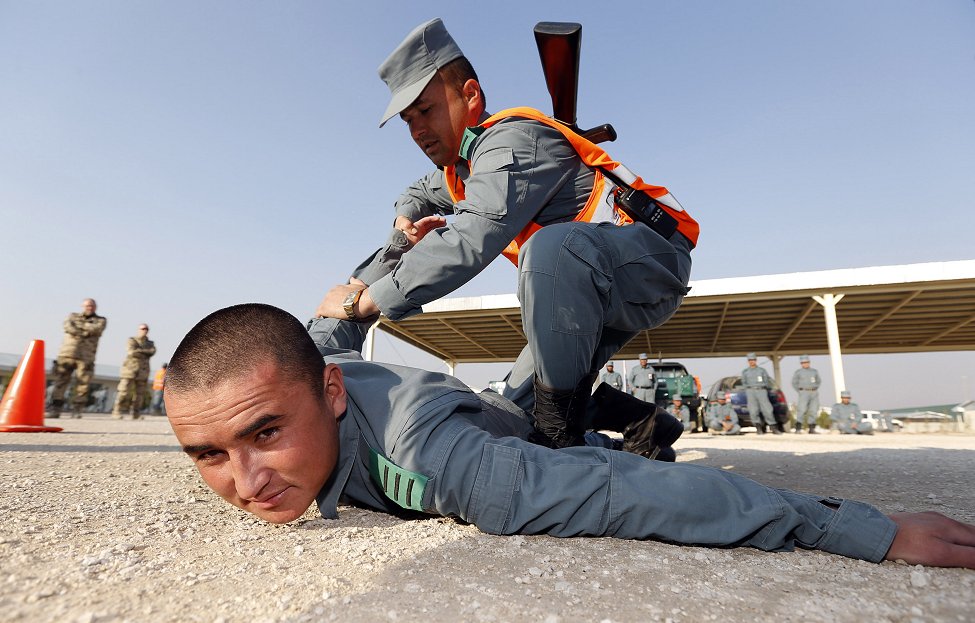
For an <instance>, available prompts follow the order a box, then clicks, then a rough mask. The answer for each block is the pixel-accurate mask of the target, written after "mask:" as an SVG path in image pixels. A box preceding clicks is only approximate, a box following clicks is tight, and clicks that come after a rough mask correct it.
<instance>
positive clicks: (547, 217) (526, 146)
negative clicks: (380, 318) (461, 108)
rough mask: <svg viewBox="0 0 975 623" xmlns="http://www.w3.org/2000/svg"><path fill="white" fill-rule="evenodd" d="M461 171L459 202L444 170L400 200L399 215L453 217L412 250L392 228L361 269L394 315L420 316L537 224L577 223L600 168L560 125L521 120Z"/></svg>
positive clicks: (507, 125)
mask: <svg viewBox="0 0 975 623" xmlns="http://www.w3.org/2000/svg"><path fill="white" fill-rule="evenodd" d="M484 118H487V115H486V114H485V117H484ZM457 175H458V177H459V178H460V179H462V180H463V181H464V183H465V199H464V200H463V201H460V202H458V203H457V204H454V203H453V201H452V199H451V197H450V193H449V192H448V191H447V188H446V187H445V185H444V175H443V172H442V171H440V170H437V171H434V172H433V173H430V174H429V175H427V176H426V177H424V178H423V179H421V180H419V181H417V182H416V183H415V184H413V185H412V186H411V187H410V188H408V189H407V190H406V192H404V193H403V195H402V196H400V198H399V200H398V201H397V202H396V214H397V215H398V216H406V217H408V218H409V219H411V220H413V221H416V220H418V219H420V218H422V217H424V216H433V215H453V220H452V222H450V223H449V224H448V225H447V226H446V227H442V228H439V229H437V230H435V231H432V232H430V233H428V234H427V235H426V236H425V237H424V238H423V240H421V241H420V242H419V243H418V244H417V245H416V246H415V247H414V248H412V249H409V246H408V244H407V240H406V236H405V235H404V234H403V232H401V231H399V230H397V229H393V230H392V233H391V234H390V237H389V239H388V240H387V242H386V245H385V246H384V247H382V248H381V249H379V250H378V251H376V252H375V253H374V254H373V255H372V256H370V257H369V258H368V259H366V261H365V262H363V263H362V264H361V265H360V266H359V267H358V268H357V269H356V271H355V272H354V275H355V276H356V277H358V278H359V279H361V280H362V281H363V282H365V283H366V284H368V285H369V293H370V294H371V296H372V299H373V301H375V303H376V305H378V306H379V309H380V310H382V312H383V314H385V315H386V317H387V318H390V319H391V320H399V319H401V318H408V317H409V316H412V315H414V314H417V313H420V311H421V306H422V305H424V304H425V303H429V302H430V301H434V300H437V299H439V298H441V297H443V296H445V295H447V294H449V293H451V292H453V291H454V290H456V289H457V288H459V287H460V286H462V285H464V284H465V283H467V282H468V281H470V280H471V279H472V278H473V277H474V276H475V275H477V274H478V273H479V272H481V271H482V270H483V269H484V268H485V267H486V266H487V265H488V264H490V263H491V262H492V261H493V260H494V259H495V258H496V257H497V256H498V255H500V254H501V251H503V250H504V248H505V247H506V246H507V245H508V243H509V242H511V241H512V240H513V239H514V238H515V236H517V235H518V233H519V232H521V230H522V229H523V228H524V227H525V226H526V225H527V224H528V223H529V222H530V221H532V220H534V221H535V222H537V223H539V224H541V225H548V224H550V223H555V222H562V221H570V220H572V219H573V218H574V217H575V215H576V214H577V213H578V212H579V210H581V209H582V208H583V207H584V206H585V204H586V201H587V200H588V198H589V194H590V192H591V191H592V186H593V172H592V171H591V170H589V168H587V167H586V166H585V165H584V164H583V163H582V160H581V159H580V158H579V156H578V154H576V152H575V150H574V149H573V148H572V145H571V144H570V143H569V142H568V141H567V140H566V139H565V137H563V136H562V135H561V133H559V132H558V130H555V129H553V128H550V127H548V126H546V125H544V124H541V123H538V122H537V121H531V120H528V119H519V118H509V119H504V120H502V121H499V122H498V123H496V124H495V125H493V126H491V127H490V128H488V129H487V130H485V131H484V133H483V134H482V135H481V136H480V137H479V138H478V140H477V143H476V144H475V146H474V149H473V152H472V154H471V161H470V168H468V166H467V164H466V163H465V162H461V163H459V164H458V165H457ZM407 250H409V251H410V252H409V253H406V251H407Z"/></svg>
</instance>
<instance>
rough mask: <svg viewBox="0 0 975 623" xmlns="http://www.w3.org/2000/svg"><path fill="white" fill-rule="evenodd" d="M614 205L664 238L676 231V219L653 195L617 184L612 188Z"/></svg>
mask: <svg viewBox="0 0 975 623" xmlns="http://www.w3.org/2000/svg"><path fill="white" fill-rule="evenodd" d="M613 199H614V201H615V203H616V207H617V208H619V209H620V210H621V211H622V212H623V213H624V214H626V215H627V216H629V217H630V218H631V219H633V220H634V221H636V222H638V223H643V224H644V225H646V226H647V227H649V228H650V229H652V230H653V231H655V232H657V233H658V234H660V235H661V236H663V237H664V238H670V237H671V236H673V235H674V232H675V231H677V219H675V218H674V217H672V216H671V215H669V214H667V212H666V211H665V210H664V209H663V208H662V207H660V204H659V203H657V202H656V201H654V200H653V197H651V196H650V195H648V194H647V193H645V192H643V191H642V190H637V189H636V188H630V187H629V186H626V185H625V184H618V185H617V186H616V188H615V189H614V190H613Z"/></svg>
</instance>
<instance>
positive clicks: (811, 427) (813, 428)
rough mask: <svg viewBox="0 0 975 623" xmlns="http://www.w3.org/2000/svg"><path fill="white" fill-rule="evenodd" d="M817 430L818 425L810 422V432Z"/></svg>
mask: <svg viewBox="0 0 975 623" xmlns="http://www.w3.org/2000/svg"><path fill="white" fill-rule="evenodd" d="M815 432H816V425H815V424H810V425H809V434H810V435H812V434H813V433H815Z"/></svg>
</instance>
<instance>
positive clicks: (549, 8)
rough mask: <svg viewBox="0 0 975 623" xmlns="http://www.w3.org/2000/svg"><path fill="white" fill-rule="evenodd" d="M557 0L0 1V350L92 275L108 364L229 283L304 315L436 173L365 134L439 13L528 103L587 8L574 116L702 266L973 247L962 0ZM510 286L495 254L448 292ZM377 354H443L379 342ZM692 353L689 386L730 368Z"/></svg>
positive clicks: (757, 267) (543, 98)
mask: <svg viewBox="0 0 975 623" xmlns="http://www.w3.org/2000/svg"><path fill="white" fill-rule="evenodd" d="M570 6H571V4H570V3H566V2H550V1H542V2H533V3H526V2H518V3H513V2H506V1H500V2H495V3H492V4H491V5H483V6H481V5H478V6H475V5H471V4H465V3H449V4H448V3H442V2H440V3H432V2H403V3H390V2H359V3H347V2H345V3H326V2H302V1H292V2H277V3H258V2H229V1H216V0H215V1H210V2H189V1H172V0H170V1H166V2H163V1H157V2H150V1H146V2H127V1H121V0H119V1H114V2H113V1H102V2H98V1H93V2H70V1H67V0H65V1H61V2H44V1H32V2H13V1H5V0H0V254H2V258H3V277H2V279H0V301H2V307H0V309H2V310H3V311H2V320H0V352H8V353H20V352H23V350H24V348H25V346H26V344H27V342H28V340H30V339H32V338H43V339H45V340H47V342H48V352H49V354H50V353H52V352H56V349H57V347H58V346H59V345H60V343H61V329H60V327H61V322H62V320H63V319H64V317H65V316H66V315H67V313H68V312H71V311H76V310H77V309H78V307H79V305H80V301H81V299H82V298H84V297H86V296H91V297H94V298H96V299H97V300H98V303H99V312H101V313H103V314H104V315H106V316H107V317H108V318H109V325H108V330H107V332H106V334H105V336H104V338H103V340H102V343H101V346H100V348H99V355H98V362H99V363H102V364H109V365H118V364H119V363H120V361H121V358H122V356H123V354H124V344H125V338H126V337H128V336H130V335H133V334H134V333H135V328H136V326H137V325H138V323H140V322H147V323H149V325H150V327H151V334H150V336H151V337H153V338H154V339H155V340H156V342H157V345H158V347H159V355H157V356H156V357H155V358H154V360H153V364H154V365H158V364H159V363H161V362H162V361H163V360H164V359H165V358H166V357H168V355H169V354H170V353H171V352H172V350H173V349H174V348H175V346H176V344H177V343H178V341H179V339H180V337H181V336H182V335H183V334H184V333H185V332H186V331H187V330H188V329H189V328H190V327H191V326H192V325H193V323H195V322H196V321H197V320H199V319H200V318H201V317H202V316H203V315H205V314H206V313H209V312H210V311H213V310H214V309H216V308H218V307H221V306H225V305H229V304H233V303H239V302H243V301H264V302H269V303H274V304H277V305H279V306H281V307H284V308H285V309H288V310H289V311H291V312H293V313H295V314H296V315H298V316H299V317H305V316H307V315H310V314H311V313H312V311H313V310H314V308H315V306H316V304H317V302H318V301H319V299H320V298H321V296H322V294H323V293H324V292H325V291H326V289H327V288H328V287H330V286H331V285H333V284H335V283H339V282H341V281H344V280H345V279H346V278H347V275H348V273H349V272H350V270H351V269H352V268H353V267H354V266H355V265H356V264H358V263H359V261H360V260H361V259H363V258H364V257H365V256H366V255H367V254H368V253H369V252H370V251H371V250H373V249H374V248H375V247H376V246H378V245H379V243H380V242H381V241H382V240H383V239H384V238H385V235H386V230H387V228H388V227H389V225H390V223H391V220H392V216H393V212H392V204H393V201H394V200H395V198H396V196H397V195H398V193H399V191H400V190H401V189H402V188H403V187H404V186H405V185H406V184H408V183H409V182H411V181H412V180H414V179H416V178H417V177H419V176H421V175H422V174H424V173H425V172H427V170H428V169H429V168H430V165H429V162H428V161H427V160H426V159H425V157H424V156H423V155H422V154H421V153H420V152H419V150H418V149H417V148H416V147H415V146H414V145H413V144H412V142H411V141H410V139H409V137H408V135H407V133H406V130H405V128H404V126H403V125H402V124H401V123H400V122H399V121H397V120H394V121H393V122H391V123H390V124H389V125H387V127H385V128H383V129H379V128H378V119H379V116H380V114H381V113H382V111H383V109H384V107H385V104H386V100H387V92H386V89H385V86H384V85H383V84H382V82H381V81H380V80H379V79H378V77H377V76H376V67H377V66H378V65H379V63H380V62H381V61H382V60H383V59H384V58H385V56H386V55H387V54H388V53H389V52H390V51H391V49H392V48H393V47H394V46H395V45H396V44H397V43H398V42H399V41H400V40H401V39H402V37H403V36H404V35H405V34H406V33H407V32H408V31H409V30H411V29H412V28H413V27H414V26H415V25H416V24H418V23H420V22H422V21H424V20H426V19H429V18H431V17H435V16H440V17H443V19H444V21H445V23H446V24H447V27H448V28H449V29H450V31H451V32H452V34H453V35H454V37H455V38H456V39H457V41H458V42H459V43H460V45H461V47H462V49H463V50H464V51H465V53H466V54H467V56H468V57H470V59H471V60H472V62H473V63H474V65H475V67H476V68H477V69H478V72H479V74H480V77H481V81H482V83H483V84H484V88H485V91H486V93H487V97H488V104H489V108H490V109H491V110H499V109H501V108H504V107H508V106H513V105H530V106H535V107H538V108H542V109H543V110H548V109H549V107H550V104H549V101H548V95H547V93H546V91H545V88H544V84H543V81H542V76H541V70H540V67H539V63H538V59H537V54H536V51H535V48H534V41H533V38H532V35H531V29H532V26H533V25H534V24H535V23H536V22H538V21H542V20H552V21H578V22H581V23H582V24H583V26H584V27H583V35H584V44H583V52H582V73H581V79H580V82H581V94H580V103H579V120H580V124H581V125H584V126H588V125H595V124H597V123H602V122H612V123H613V124H614V125H615V126H616V128H617V130H618V131H619V134H620V140H619V141H618V142H617V143H616V144H613V145H612V146H611V153H612V154H613V155H614V156H615V157H617V158H618V159H620V160H622V161H623V162H625V163H626V164H627V165H628V166H629V167H630V168H631V169H634V170H636V171H638V172H639V173H641V174H642V175H643V177H644V178H645V179H647V180H648V181H650V182H653V183H659V184H663V185H666V186H667V187H669V188H670V189H671V190H672V191H673V192H674V193H675V194H676V196H677V197H678V198H679V199H680V200H681V202H682V203H683V204H684V206H685V207H686V208H687V209H688V210H689V211H690V212H691V213H692V214H693V215H694V216H695V217H696V218H697V219H698V220H699V221H700V223H701V226H702V235H701V239H700V245H699V247H698V249H697V250H696V251H695V252H694V262H695V264H694V274H693V278H694V279H708V278H718V277H732V276H746V275H758V274H767V273H780V272H792V271H808V270H820V269H830V268H849V267H857V266H874V265H886V264H903V263H914V262H927V261H942V260H956V259H971V258H972V255H973V252H972V250H971V247H970V243H971V239H972V234H973V232H975V227H973V225H972V217H971V212H972V208H973V207H975V206H973V197H975V147H973V146H975V115H973V111H975V2H972V1H971V0H941V1H938V2H917V1H914V0H859V1H857V2H848V1H845V0H829V1H819V2H797V1H788V0H765V1H760V0H749V1H747V2H745V1H737V2H732V1H728V2H718V1H716V0H715V1H709V2H705V1H701V0H698V1H676V0H673V1H667V2H626V1H624V2H618V3H585V4H584V6H583V7H581V8H570ZM515 285H516V284H515V274H514V270H513V268H512V267H511V266H510V265H508V264H507V262H503V261H498V262H496V263H495V264H494V265H493V266H492V267H491V268H489V269H488V270H487V271H485V273H483V274H482V275H481V276H479V277H478V278H477V279H475V280H474V281H472V282H471V283H469V284H468V285H467V286H465V287H464V288H463V289H461V290H459V291H457V292H456V293H455V294H454V295H455V296H456V295H480V294H497V293H507V292H513V291H514V289H515ZM377 355H378V356H379V358H382V359H386V360H390V361H394V362H396V363H401V362H404V361H405V362H409V363H419V364H421V365H429V366H431V367H434V368H437V367H439V364H438V362H435V361H432V360H430V359H429V358H424V357H419V356H417V355H416V354H415V353H412V352H411V350H410V349H409V348H408V347H406V346H405V345H403V344H402V343H399V344H394V343H393V342H392V341H391V340H390V338H388V337H383V338H381V339H380V340H379V350H378V352H377ZM694 363H695V366H697V367H696V369H695V371H696V372H698V373H699V374H700V375H701V376H702V377H703V380H704V382H705V383H709V382H710V381H712V380H714V379H715V378H717V377H718V376H722V375H724V374H726V373H735V372H737V371H738V370H740V368H741V367H742V365H743V362H741V361H717V362H694ZM814 365H818V366H819V367H820V369H821V370H824V371H825V370H828V367H829V366H828V362H827V361H826V360H825V359H821V360H819V361H815V360H814ZM795 367H796V363H795V362H786V364H784V367H783V371H784V372H786V373H787V374H789V375H791V371H792V369H794V368H795ZM465 368H469V369H465ZM459 372H460V375H461V377H462V378H464V380H466V381H468V382H469V383H471V384H474V385H483V384H484V383H485V382H486V381H487V380H489V379H491V378H498V377H500V376H501V375H502V374H503V371H501V370H500V369H498V368H496V367H484V366H461V367H460V369H459ZM846 376H847V382H848V385H849V386H850V387H851V389H853V391H854V392H855V394H856V396H857V398H858V399H859V401H860V403H861V406H863V407H870V406H873V407H885V406H901V405H914V404H926V403H941V402H952V401H956V400H959V401H960V400H962V399H963V398H965V397H966V392H967V397H968V398H972V397H975V354H973V353H955V354H950V355H930V356H929V355H921V356H885V357H852V358H849V360H848V364H847V372H846ZM907 379H912V382H905V381H906V380H907Z"/></svg>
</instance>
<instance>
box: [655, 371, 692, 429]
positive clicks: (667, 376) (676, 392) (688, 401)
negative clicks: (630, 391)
mask: <svg viewBox="0 0 975 623" xmlns="http://www.w3.org/2000/svg"><path fill="white" fill-rule="evenodd" d="M650 365H651V366H652V367H653V373H654V374H655V375H656V377H657V391H656V393H655V394H654V402H655V403H657V406H658V407H660V408H661V409H669V408H670V403H671V402H673V400H674V396H680V397H681V399H682V400H683V401H684V404H685V405H687V408H688V409H689V410H690V412H691V422H696V421H697V419H698V414H699V413H700V411H701V383H700V381H698V380H697V378H696V377H694V376H693V375H692V374H691V373H690V372H688V371H687V368H685V367H684V364H682V363H678V362H676V361H661V362H658V363H651V364H650Z"/></svg>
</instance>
